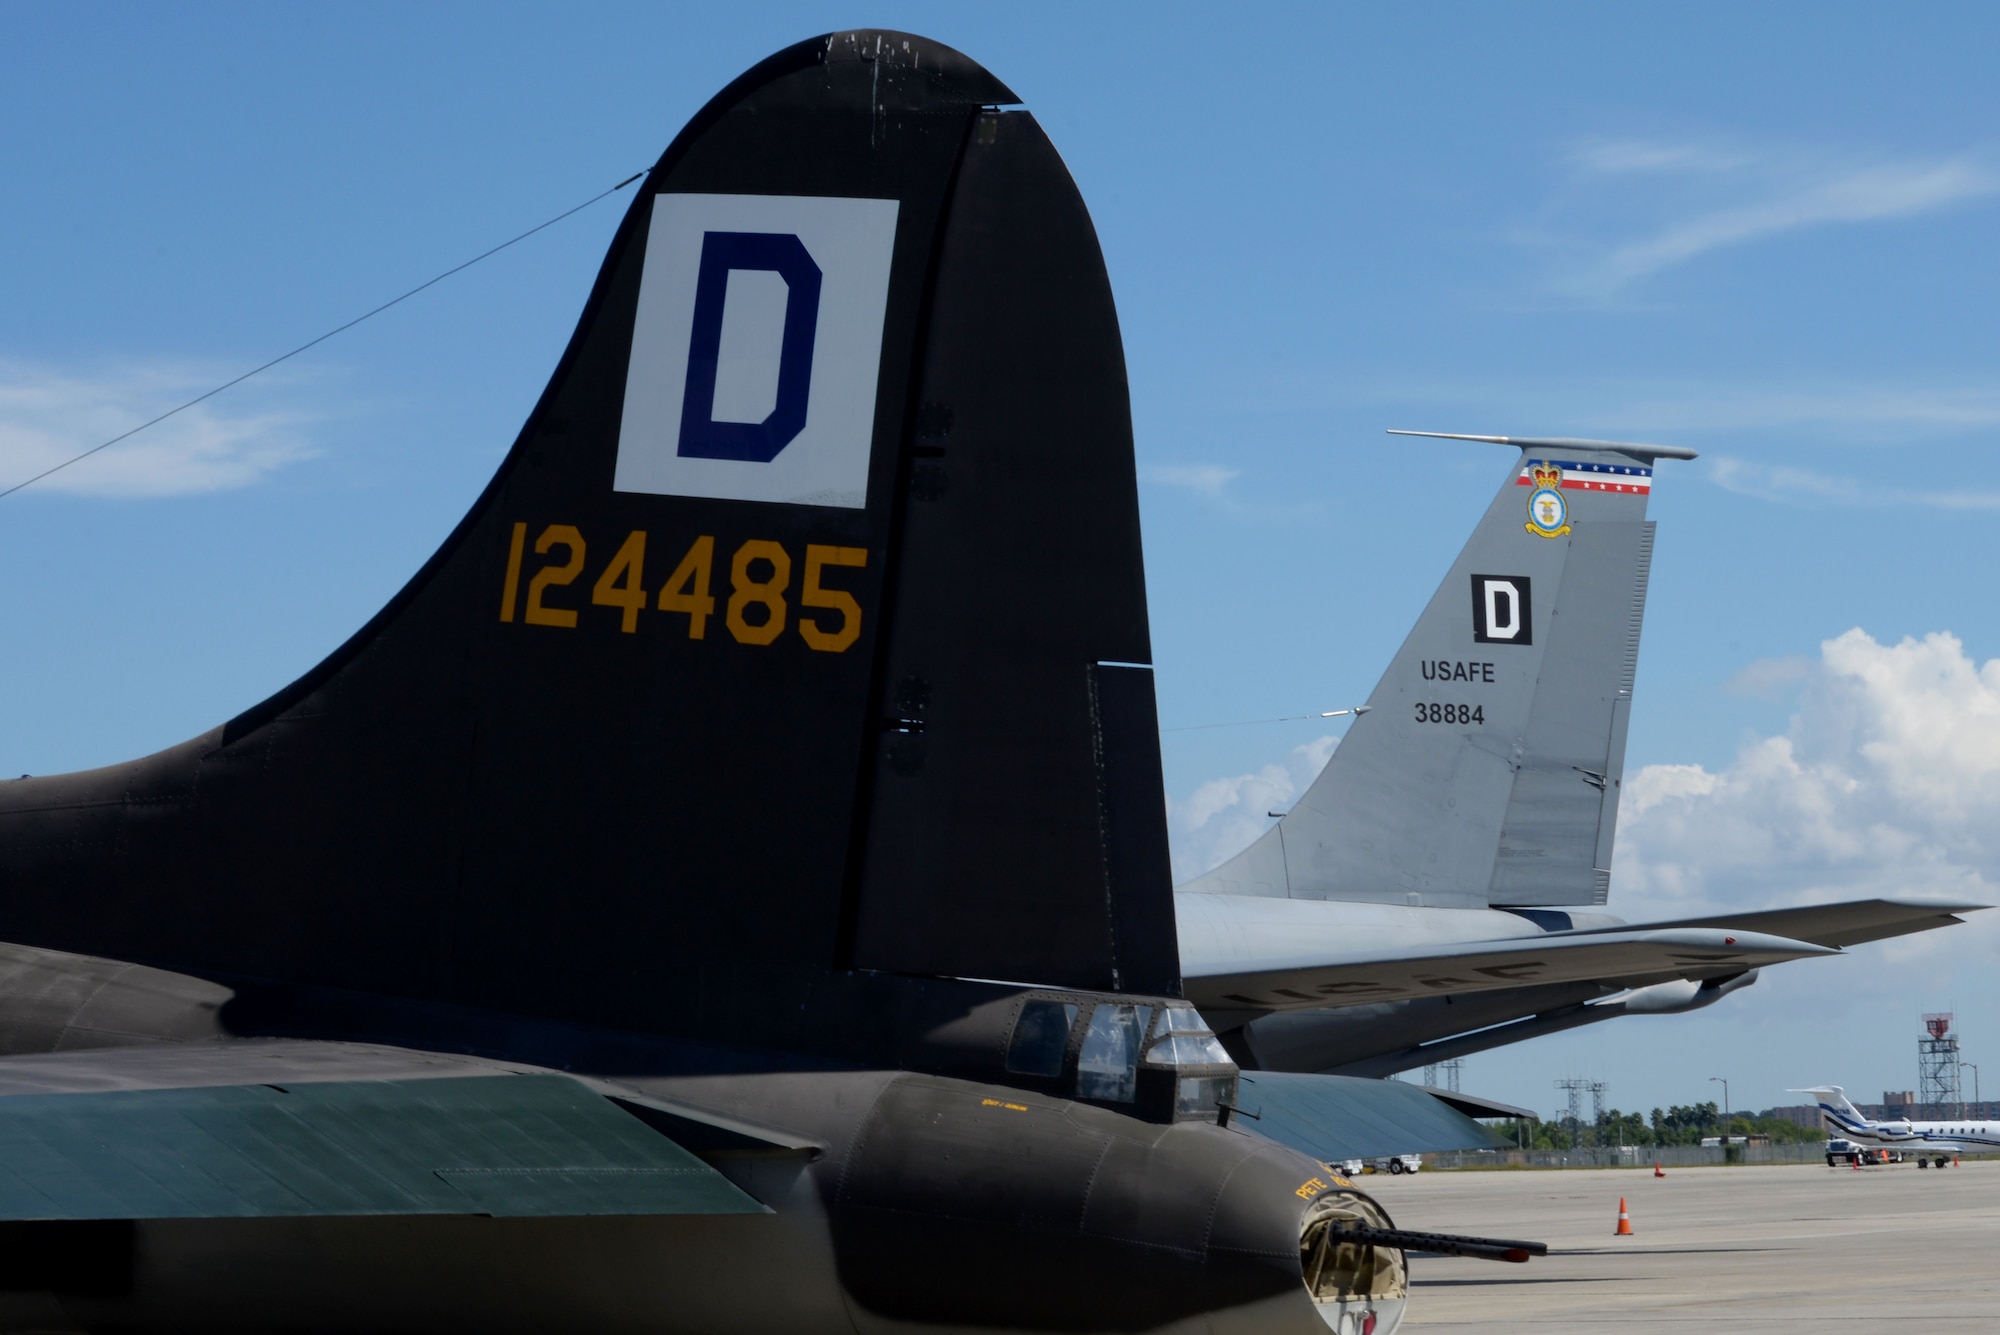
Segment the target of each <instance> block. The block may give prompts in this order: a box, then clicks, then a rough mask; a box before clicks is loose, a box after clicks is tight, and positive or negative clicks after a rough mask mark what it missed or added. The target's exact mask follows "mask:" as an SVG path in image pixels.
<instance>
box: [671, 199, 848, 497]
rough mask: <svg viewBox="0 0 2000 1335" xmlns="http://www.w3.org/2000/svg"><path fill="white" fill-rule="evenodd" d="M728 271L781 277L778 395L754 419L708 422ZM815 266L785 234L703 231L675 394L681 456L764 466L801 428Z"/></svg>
mask: <svg viewBox="0 0 2000 1335" xmlns="http://www.w3.org/2000/svg"><path fill="white" fill-rule="evenodd" d="M731 269H768V270H770V271H771V272H772V273H775V274H777V275H778V277H780V278H782V279H784V281H785V287H786V289H787V294H786V297H785V333H784V337H783V339H782V341H781V342H780V344H779V352H778V396H777V403H776V405H775V406H774V407H773V408H772V409H771V412H770V415H769V416H767V417H765V419H764V420H763V421H761V422H718V421H716V420H715V363H716V359H717V357H718V356H720V354H721V351H722V309H723V305H724V300H725V298H726V297H727V296H728V295H729V271H730V270H731ZM819 280H820V272H819V266H818V265H817V264H814V263H813V259H812V256H811V255H809V254H807V253H806V248H805V246H804V245H802V244H801V243H800V241H799V239H798V238H797V237H796V236H793V235H791V234H789V233H784V232H709V233H707V234H705V235H704V236H703V237H702V242H701V269H700V271H699V272H698V273H697V274H696V276H695V285H694V330H693V332H692V333H691V334H690V336H689V338H688V365H687V392H686V393H685V395H684V396H683V397H682V399H681V439H680V447H679V449H678V451H677V453H679V454H680V455H681V456H682V457H683V458H694V459H740V460H742V461H744V462H746V463H759V464H767V463H769V462H771V460H773V459H775V458H777V457H778V451H780V450H782V449H784V448H785V446H787V445H789V444H791V443H792V440H793V438H795V437H796V436H797V435H798V434H799V432H801V431H803V430H805V426H806V400H807V398H808V396H809V395H810V394H811V391H812V366H813V336H814V334H815V333H816V332H817V331H818V327H819Z"/></svg>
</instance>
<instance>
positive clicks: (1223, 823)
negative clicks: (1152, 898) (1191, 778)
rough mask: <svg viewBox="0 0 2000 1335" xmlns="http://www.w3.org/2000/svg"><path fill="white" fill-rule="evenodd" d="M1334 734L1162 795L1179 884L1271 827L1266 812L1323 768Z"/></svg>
mask: <svg viewBox="0 0 2000 1335" xmlns="http://www.w3.org/2000/svg"><path fill="white" fill-rule="evenodd" d="M1338 740H1339V739H1338V738H1336V737H1332V736H1326V737H1321V738H1319V739H1318V740H1317V741H1312V742H1307V743H1306V744H1305V745H1304V746H1295V747H1293V748H1292V750H1291V753H1290V754H1289V755H1287V756H1286V757H1285V758H1284V760H1283V761H1282V762H1280V763H1278V764H1274V765H1266V766H1264V768H1262V769H1260V770H1258V771H1257V772H1256V773H1255V774H1237V775H1234V776H1232V777H1230V778H1226V779H1211V780H1209V781H1208V782H1207V783H1205V784H1203V785H1201V787H1199V788H1197V789H1195V790H1194V793H1193V794H1192V795H1191V796H1189V797H1188V798H1187V800H1186V801H1177V800H1175V799H1174V798H1172V797H1169V798H1168V799H1167V833H1168V838H1169V842H1170V843H1171V846H1172V850H1173V861H1174V882H1175V883H1176V884H1179V883H1180V882H1182V881H1185V880H1188V879H1189V878H1190V877H1194V876H1199V875H1201V873H1203V872H1205V871H1207V870H1208V869H1209V868H1211V867H1215V866H1219V865H1221V864H1222V863H1223V862H1225V861H1227V860H1228V859H1229V858H1232V857H1234V856H1235V855H1236V854H1238V853H1240V852H1242V851H1243V850H1244V849H1246V848H1248V847H1249V846H1250V844H1251V843H1252V841H1254V840H1255V839H1256V838H1257V836H1258V835H1260V834H1262V833H1264V831H1265V830H1268V829H1269V828H1271V825H1272V821H1271V818H1270V815H1269V813H1270V812H1273V811H1283V810H1285V809H1286V808H1287V807H1289V806H1290V805H1291V803H1292V799H1293V798H1295V797H1297V796H1298V795H1299V794H1300V793H1302V792H1304V791H1305V790H1306V788H1307V786H1308V785H1310V784H1311V783H1312V781H1313V779H1314V778H1315V777H1317V776H1318V774H1319V772H1320V771H1321V770H1323V769H1325V768H1326V762H1327V757H1329V756H1331V755H1332V754H1333V747H1334V743H1335V742H1336V741H1338Z"/></svg>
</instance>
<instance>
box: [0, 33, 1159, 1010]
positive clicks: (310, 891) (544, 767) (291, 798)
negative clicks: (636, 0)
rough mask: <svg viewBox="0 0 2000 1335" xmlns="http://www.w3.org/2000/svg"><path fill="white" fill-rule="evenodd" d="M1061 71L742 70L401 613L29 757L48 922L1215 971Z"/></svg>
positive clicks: (957, 971) (204, 932) (498, 996)
mask: <svg viewBox="0 0 2000 1335" xmlns="http://www.w3.org/2000/svg"><path fill="white" fill-rule="evenodd" d="M1016 100H1017V99H1016V98H1015V97H1014V96H1013V94H1012V93H1010V92H1009V91H1008V90H1007V89H1006V88H1005V87H1004V86H1002V85H1001V84H1000V83H998V82H997V81H996V80H995V79H993V78H992V76H990V75H989V74H987V73H986V72H985V71H984V70H982V69H980V68H979V67H978V66H976V65H974V64H973V63H972V62H971V61H969V60H967V59H965V58H964V57H963V56H960V55H958V54H957V53H956V52H953V51H950V50H949V49H946V48H942V47H938V46H936V45H934V44H932V43H929V42H926V41H923V40H921V39H918V38H914V37H909V36H907V35H905V34H892V33H874V32H869V33H851V34H842V35H839V36H835V37H829V38H824V39H818V40H815V41H811V42H806V43H802V44H800V45H798V46H796V47H792V48H790V49H788V50H786V51H783V52H780V53H779V54H778V55H776V56H773V57H772V58H771V59H769V60H767V61H765V62H763V63H762V64H760V65H759V66H757V67H756V68H755V69H753V70H752V71H750V72H749V73H748V74H746V75H744V76H743V77H742V78H740V79H739V80H737V81H736V82H735V83H734V84H732V85H731V86H730V87H729V88H728V89H726V90H725V91H724V92H723V93H722V94H720V95H719V96H718V97H717V98H716V99H715V100H714V101H713V102H712V103H710V105H709V106H708V107H706V108H705V109H704V110H703V111H702V112H701V113H700V115H698V116H697V117H696V118H695V120H694V121H693V122H692V123H691V124H690V125H689V126H688V128H687V129H686V130H685V131H683V132H682V134H681V135H680V136H679V137H678V138H677V139H676V140H675V141H674V144H673V145H672V147H670V148H669V149H668V150H667V153H666V155H665V156H664V157H663V158H662V159H661V160H660V162H659V164H658V165H657V166H656V167H655V168H654V169H653V171H652V173H651V174H650V175H649V177H648V179H647V181H646V184H645V185H644V187H643V188H642V189H641V191H640V194H639V196H638V198H637V199H635V201H634V203H633V205H632V208H631V210H630V212H629V213H628V214H627V216H626V217H625V219H624V221H623V223H622V224H621V226H620V227H619V230H618V233H617V235H616V238H615V239H614V241H613V243H612V246H611V250H610V253H609V255H608V256H607V257H606V259H605V263H604V267H603V269H602V271H601V273H600V274H599V277H598V280H597V283H596V286H595V287H594V289H593V290H592V292H591V295H590V299H589V301H588V303H587V305H586V306H585V308H584V312H583V316H582V319H581V321H580V323H579V324H578V327H577V330H576V333H575V335H574V336H573V337H572V339H571V342H570V345H569V348H568V350H567V351H566V352H565V353H564V355H563V359H562V361H561V363H560V364H559V366H558V367H557V370H556V372H555V375H554V377H553V379H552V380H551V381H550V383H549V386H548V388H547V390H546V391H545V392H544V394H543V396H542V399H541V401H540V403H539V404H538V405H537V407H536V409H535V411H534V413H533V414H532V415H531V417H530V418H529V420H528V423H527V425H526V427H525V428H524V429H523V431H522V433H521V435H520V437H519V439H518V440H517V441H516V442H515V444H514V447H513V449H512V450H511V451H510V452H509V454H508V456H507V458H506V459H505V461H504V462H503V463H502V465H501V467H500V470H499V473H498V475H497V476H496V477H495V479H494V481H493V483H492V484H491V485H490V486H489V487H488V489H487V491H486V493H485V494H484V495H483V496H481V498H480V499H479V501H478V503H477V504H476V505H475V506H474V507H473V509H472V511H471V513H470V514H468V515H467V516H466V518H465V519H464V521H462V522H461V524H460V525H459V527H458V529H457V530H456V531H455V532H454V533H453V534H452V535H451V537H450V538H449V539H448V540H447V541H446V542H445V544H444V545H443V547H441V548H440V549H439V551H438V552H437V554H436V555H435V556H434V557H432V559H431V560H430V561H429V562H428V563H427V564H426V565H425V566H424V568H423V569H422V570H421V571H420V572H419V573H418V574H417V576H416V577H415V578H414V579H413V580H412V581H411V583H410V584H409V585H408V586H407V587H406V588H404V589H403V590H402V592H401V593H399V594H398V595H397V597H396V598H395V599H394V600H393V601H392V602H391V604H390V605H389V606H388V607H387V608H385V609H384V610H383V611H382V612H381V613H380V614H379V615H378V616H377V617H376V618H375V619H374V620H373V621H371V622H370V623H369V624H368V625H367V626H366V627H364V628H363V629H362V630H361V631H360V632H359V633H358V634H356V635H355V637H354V638H353V639H352V640H350V641H349V642H348V643H347V644H346V645H344V646H343V647H342V648H341V649H340V650H339V651H338V652H336V653H335V654H334V655H333V656H332V657H330V658H329V659H328V660H327V661H326V662H325V663H322V664H321V665H320V666H319V667H317V668H315V669H314V670H313V671H311V672H309V673H308V674H307V675H306V676H305V677H303V678H301V679H300V680H299V681H298V682H296V683H294V684H293V685H292V686H291V687H288V688H287V689H286V690H284V691H282V692H280V693H279V694H278V695H277V696H275V697H273V698H272V699H271V700H269V701H266V702H265V703H264V704H262V705H260V706H258V707H257V708H255V709H252V710H250V711H249V712H247V713H245V714H244V715H242V716H240V717H239V718H237V719H235V720H233V721H231V722H230V723H229V724H228V725H226V726H225V727H223V728H219V729H217V730H215V731H214V732H212V733H210V734H208V735H206V736H204V737H201V738H197V739H196V740H194V741H192V742H189V743H186V744H184V745H182V746H179V747H176V748H173V749H172V750H169V751H166V752H162V753H160V754H159V755H156V756H152V757H149V758H147V759H144V760H140V761H136V762H133V763H131V764H128V765H122V766H116V767H112V768H109V769H105V770H97V771H91V772H88V773H82V774H74V775H62V776H55V777H51V778H45V779H34V780H21V781H17V782H14V783H11V784H7V785H4V786H3V787H0V886H4V891H5V893H4V895H0V940H8V941H16V942H24V943H31V944H38V945H47V946H53V947H58V948H62V949H69V950H77V951H83V952H87V953H92V954H100V955H109V956H114V957H118V958H125V959H139V960H144V961H147V962H150V963H156V964H162V965H166V966H170V967H175V968H180V969H183V970H188V971H193V972H210V973H233V974H248V975H257V976H261V977H265V978H274V979H282V980H294V981H300V982H309V983H321V984H330V985H336V986H343V987H352V988H362V989H368V990H375V991H382V992H389V993H393V994H397V995H404V996H419V997H425V998H435V999H441V1000H448V1001H454V1002H462V1003H466V1004H471V1005H480V1006H490V1007H498V1008H503V1009H511V1010H520V1011H527V1012H531V1013H536V1014H545V1015H559V1016H564V1017H569V1018H576V1019H581V1020H589V1021H594V1022H603V1023H617V1024H622V1025H628V1026H653V1027H673V1026H674V1025H676V1024H685V1023H687V1022H688V1021H689V1017H691V1016H697V1015H699V1013H700V1012H701V1011H702V1009H703V1008H704V1007H705V1006H714V1005H720V1004H723V999H726V998H728V997H731V996H738V997H741V996H752V995H758V994H759V992H760V989H764V990H766V991H768V990H769V989H770V988H771V987H772V986H774V981H773V980H778V979H782V978H784V977H798V976H804V975H811V974H814V973H815V972H820V973H823V972H824V971H828V970H838V969H842V968H851V967H860V968H865V969H878V970H886V971H896V972H916V973H939V974H950V975H959V976H965V975H973V976H982V977H998V978H1009V979H1021V980H1026V981H1033V982H1040V983H1050V984H1068V985H1083V986H1090V985H1110V984H1111V983H1112V982H1113V981H1114V980H1122V982H1123V984H1124V985H1125V986H1126V987H1127V988H1131V987H1135V986H1145V987H1150V988H1153V989H1155V990H1161V991H1165V990H1169V988H1170V985H1172V984H1175V983H1177V967H1176V964H1175V956H1174V948H1173V936H1172V926H1171V924H1172V919H1171V908H1170V898H1169V888H1168V884H1167V877H1166V873H1165V835H1164V828H1163V820H1162V818H1161V816H1160V813H1159V811H1158V809H1157V808H1158V807H1159V804H1160V801H1161V799H1160V790H1159V783H1158V773H1159V757H1158V752H1157V739H1156V738H1155V737H1154V736H1153V733H1152V731H1151V729H1152V726H1153V724H1152V714H1151V703H1150V702H1151V682H1150V674H1149V673H1148V672H1147V670H1146V669H1143V668H1139V667H1123V668H1119V669H1117V670H1116V674H1114V676H1113V677H1107V676H1106V672H1107V670H1106V669H1104V668H1101V667H1100V666H1099V664H1106V663H1117V664H1143V663H1145V662H1146V661H1147V660H1148V658H1149V657H1150V651H1149V646H1148V637H1147V628H1146V612H1145V598H1144V583H1143V573H1142V569H1141V564H1140V551H1139V530H1138V517H1137V498H1136V487H1135V480H1134V471H1133V463H1132V445H1131V429H1130V421H1129V415H1128V408H1127V401H1126V387H1125V377H1124V364H1123V357H1122V352H1121V350H1120V344H1119V339H1118V329H1117V323H1116V319H1115V316H1114V313H1113V309H1112V305H1111V298H1110V291H1109V285H1108V282H1107V280H1106V276H1105V272H1104V266H1103V261H1102V258H1101V256H1100V255H1099V252H1098V248H1097V245H1096V241H1095V237H1094V234H1093V232H1092V230H1091V227H1090V222H1089V219H1088V216H1087V214H1086V213H1085V210H1084V208H1083V204H1082V201H1081V199H1080V198H1079V197H1078V195H1077V192H1076V190H1075V187H1074V185H1073V184H1072V183H1071V181H1070V179H1069V177H1068V175H1067V173H1066V172H1065V171H1064V169H1063V167H1062V165H1061V163H1060V161H1059V160H1058V159H1057V157H1056V155H1055V152H1054V150H1053V149H1052V148H1051V147H1050V145H1049V144H1048V141H1047V139H1046V138H1045V137H1044V136H1043V135H1042V133H1041V131H1040V129H1039V128H1038V127H1037V126H1036V125H1035V123H1034V121H1033V120H1032V118H1031V117H1029V116H1027V115H1026V114H1024V113H1014V114H1000V113H997V112H995V111H993V110H992V109H991V108H993V107H995V106H997V105H1001V104H1007V103H1012V102H1014V101H1016ZM871 386H872V389H871ZM1114 680H1115V682H1116V684H1115V685H1113V684H1111V683H1112V682H1113V681H1114ZM793 1009H794V1011H796V1009H797V1008H796V1007H794V1008H793Z"/></svg>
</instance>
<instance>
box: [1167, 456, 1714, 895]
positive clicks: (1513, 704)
mask: <svg viewBox="0 0 2000 1335" xmlns="http://www.w3.org/2000/svg"><path fill="white" fill-rule="evenodd" d="M1474 439H1495V440H1499V439H1500V438H1497V437H1475V438H1474ZM1502 443H1508V444H1514V445H1518V446H1520V447H1521V457H1520V459H1519V461H1518V462H1517V463H1516V464H1515V466H1514V467H1513V468H1512V469H1510V470H1509V472H1508V476H1507V479H1506V481H1505V482H1504V483H1503V484H1502V485H1501V487H1500V491H1499V494H1498V495H1497V496H1495V497H1494V499H1493V503H1492V504H1491V505H1490V506H1488V507H1487V510H1486V514H1485V516H1484V517H1483V518H1482V519H1481V520H1480V521H1479V526H1478V527H1477V528H1476V529H1475V530H1474V531H1473V534H1472V537H1471V540H1470V541H1468V542H1467V543H1466V545H1465V549H1464V550H1463V551H1461V552H1460V553H1459V556H1458V560H1457V561H1456V562H1454V563H1453V565H1452V568H1451V572H1450V573H1449V574H1448V575H1446V576H1445V580H1444V583H1443V584H1442V585H1440V586H1439V588H1438V591H1437V592H1436V593H1435V594H1434V595H1432V597H1431V600H1430V604H1429V606H1427V607H1426V608H1425V609H1424V612H1423V615H1422V616H1421V617H1420V618H1418V621H1417V624H1416V627H1415V629H1413V630H1412V631H1411V632H1410V635H1409V638H1408V639H1406V640H1405V641H1404V642H1403V646H1402V648H1401V649H1400V650H1399V651H1398V652H1397V654H1396V657H1395V659H1394V660H1393V661H1392V662H1391V663H1390V665H1389V670H1388V671H1387V672H1386V673H1385V674H1383V677H1382V680H1381V681H1380V682H1379V683H1378V684H1377V685H1376V687H1375V690H1374V691H1373V692H1372V693H1371V694H1370V696H1369V698H1368V710H1367V712H1366V713H1364V714H1362V715H1361V716H1360V717H1359V718H1357V719H1355V721H1354V723H1353V726H1352V727H1350V728H1349V730H1348V733H1347V736H1346V737H1345V738H1343V739H1342V740H1341V743H1340V745H1339V747H1338V748H1337V749H1336V750H1335V751H1334V754H1333V758H1332V759H1331V760H1330V761H1329V762H1328V763H1327V766H1326V768H1325V769H1324V770H1323V771H1321V773H1320V775H1319V777H1318V778H1317V779H1316V780H1315V781H1314V782H1313V784H1312V786H1311V787H1310V788H1308V789H1307V790H1306V793H1305V795H1304V796H1303V797H1301V798H1300V799H1299V801H1298V802H1297V803H1296V804H1295V805H1294V806H1293V807H1292V809H1291V810H1290V811H1289V812H1288V813H1287V814H1286V815H1285V816H1284V818H1283V819H1282V820H1280V821H1279V822H1278V824H1277V825H1276V826H1274V827H1272V828H1271V829H1270V830H1269V831H1267V832H1266V833H1265V834H1264V835H1263V836H1262V837H1261V838H1260V839H1258V840H1257V842H1256V843H1254V844H1252V845H1251V846H1250V847H1249V848H1247V849H1245V850H1244V851H1243V852H1241V853H1239V854H1238V855H1237V856H1235V857H1234V858H1232V859H1230V860H1229V861H1228V862H1225V863H1224V864H1223V865H1222V866H1220V867H1217V868H1216V869H1214V870H1213V871H1211V872H1208V873H1206V874H1205V875H1203V876H1201V877H1198V878H1197V879H1196V880H1194V881H1192V882H1190V883H1189V884H1187V885H1185V886H1183V887H1181V888H1182V889H1184V890H1192V891H1206V892H1210V893H1217V894H1262V895H1290V896H1292V897H1294V898H1301V899H1343V900H1366V901H1376V902H1389V903H1408V904H1426V905H1435V906H1440V907H1463V908H1484V907H1515V906H1530V905H1555V904H1601V903H1603V902H1604V900H1605V896H1606V893H1607V891H1608V888H1609V881H1610V870H1609V869H1610V866H1611V850H1612V837H1613V830H1614V826H1615V823H1616V820H1617V813H1618V791H1619V785H1620V779H1621V777H1622V774H1623V770H1624V763H1625V732H1626V726H1627V724H1628V721H1629V720H1630V717H1631V707H1632V683H1633V678H1634V676H1635V674H1636V672H1637V669H1638V659H1639V632H1640V625H1641V621H1642V618H1643V615H1644V612H1645V604H1646V585H1647V579H1648V573H1649V570H1650V567H1651V563H1652V554H1653V525H1652V524H1651V523H1649V522H1647V520H1646V517H1645V516H1646V501H1647V497H1648V496H1649V495H1650V494H1651V489H1652V473H1653V467H1652V466H1653V462H1654V460H1655V459H1656V458H1660V457H1669V458H1691V457H1693V456H1692V454H1691V452H1689V451H1685V450H1677V449H1670V448H1668V447H1664V446H1650V445H1620V444H1617V443H1615V442H1609V441H1571V440H1519V439H1516V440H1512V441H1502Z"/></svg>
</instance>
